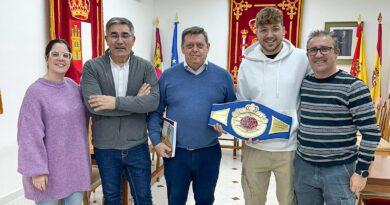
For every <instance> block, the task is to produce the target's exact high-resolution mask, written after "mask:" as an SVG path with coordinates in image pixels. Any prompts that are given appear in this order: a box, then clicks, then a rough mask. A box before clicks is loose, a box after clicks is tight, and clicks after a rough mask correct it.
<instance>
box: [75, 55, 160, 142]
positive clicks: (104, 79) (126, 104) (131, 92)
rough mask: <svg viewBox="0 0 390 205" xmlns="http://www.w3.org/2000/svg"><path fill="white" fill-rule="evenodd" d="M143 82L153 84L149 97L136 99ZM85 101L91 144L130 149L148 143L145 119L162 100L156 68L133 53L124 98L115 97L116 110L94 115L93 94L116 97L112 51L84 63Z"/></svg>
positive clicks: (82, 85) (81, 84)
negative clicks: (92, 106)
mask: <svg viewBox="0 0 390 205" xmlns="http://www.w3.org/2000/svg"><path fill="white" fill-rule="evenodd" d="M143 83H149V84H150V85H151V87H152V88H151V92H150V94H149V95H146V96H137V93H138V90H139V89H140V87H141V86H142V84H143ZM80 86H81V91H82V94H83V98H84V102H85V104H86V106H87V108H88V110H89V112H90V113H91V116H92V143H93V145H94V146H95V147H97V148H100V149H129V148H131V147H134V146H137V145H139V144H142V143H146V142H147V139H148V135H147V132H146V116H147V113H148V112H151V111H154V110H155V109H156V108H157V106H158V104H159V98H160V91H159V87H158V80H157V76H156V73H155V70H154V68H153V66H152V65H151V64H150V63H149V62H148V61H146V60H144V59H142V58H140V57H138V56H135V55H134V53H133V52H131V54H130V62H129V78H128V83H127V92H126V96H124V97H116V106H115V110H111V111H100V112H95V111H94V110H93V109H92V108H91V106H90V105H89V103H88V98H89V96H91V95H109V96H116V94H115V85H114V80H113V76H112V71H111V65H110V57H109V51H108V50H107V51H106V53H105V55H104V56H101V57H97V58H95V59H92V60H89V61H87V62H86V63H85V64H84V67H83V75H82V79H81V83H80Z"/></svg>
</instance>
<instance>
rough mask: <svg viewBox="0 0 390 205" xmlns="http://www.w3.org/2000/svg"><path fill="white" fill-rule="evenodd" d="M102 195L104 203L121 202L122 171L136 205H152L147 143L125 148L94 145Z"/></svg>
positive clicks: (108, 204)
mask: <svg viewBox="0 0 390 205" xmlns="http://www.w3.org/2000/svg"><path fill="white" fill-rule="evenodd" d="M94 150H95V159H96V163H97V164H98V168H99V172H100V177H101V178H102V187H103V195H104V205H119V204H122V199H121V193H122V179H123V175H124V174H125V175H126V177H127V179H128V181H129V185H130V189H131V195H132V196H133V199H134V204H135V205H141V204H142V205H151V204H152V194H151V189H150V177H151V161H150V152H149V147H148V145H147V144H141V145H138V146H135V147H133V148H130V149H127V150H116V149H98V148H95V149H94Z"/></svg>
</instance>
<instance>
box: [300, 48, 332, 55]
mask: <svg viewBox="0 0 390 205" xmlns="http://www.w3.org/2000/svg"><path fill="white" fill-rule="evenodd" d="M333 49H334V48H333V47H328V46H323V47H321V48H309V49H307V54H308V55H309V56H315V55H317V52H318V51H320V53H321V54H322V55H328V54H329V53H330V51H332V50H333Z"/></svg>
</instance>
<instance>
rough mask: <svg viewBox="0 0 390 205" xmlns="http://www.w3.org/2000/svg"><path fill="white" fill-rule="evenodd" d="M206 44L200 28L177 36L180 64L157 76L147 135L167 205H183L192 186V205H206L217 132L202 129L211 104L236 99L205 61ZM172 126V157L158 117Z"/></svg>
mask: <svg viewBox="0 0 390 205" xmlns="http://www.w3.org/2000/svg"><path fill="white" fill-rule="evenodd" d="M209 48H210V43H209V41H208V37H207V33H206V31H205V30H204V29H203V28H200V27H190V28H187V29H185V30H184V31H183V33H182V44H181V50H182V52H183V54H184V56H185V60H184V63H180V64H178V65H176V66H175V67H173V68H170V69H168V70H166V71H164V73H163V74H162V76H161V78H160V81H159V84H160V96H161V97H160V104H159V106H158V109H157V110H156V111H155V112H153V113H152V114H151V115H150V120H149V123H148V130H149V135H150V138H151V140H152V143H153V146H154V147H155V149H156V151H157V153H158V154H159V155H160V156H162V157H164V175H165V179H166V182H167V189H168V204H169V205H185V204H186V201H187V195H188V189H189V187H190V183H191V181H192V188H193V191H194V197H195V202H196V204H202V205H211V204H213V202H214V191H215V186H216V184H217V180H218V174H219V165H220V162H221V147H220V145H219V143H218V136H219V133H218V132H217V131H215V130H214V129H213V127H211V126H209V125H207V124H208V119H209V116H210V112H211V106H212V104H214V103H227V102H232V101H234V100H236V96H235V94H234V88H233V81H232V78H231V77H230V74H229V73H228V72H227V71H226V70H225V69H223V68H221V67H219V66H217V65H215V64H213V63H211V62H209V61H207V60H206V58H207V54H208V52H209ZM165 110H166V116H167V117H168V118H170V119H172V120H174V121H176V122H177V141H176V153H175V157H173V158H170V151H171V150H170V148H169V147H168V146H166V145H165V144H164V143H162V142H161V140H160V130H161V123H162V121H161V117H162V116H163V113H164V111H165Z"/></svg>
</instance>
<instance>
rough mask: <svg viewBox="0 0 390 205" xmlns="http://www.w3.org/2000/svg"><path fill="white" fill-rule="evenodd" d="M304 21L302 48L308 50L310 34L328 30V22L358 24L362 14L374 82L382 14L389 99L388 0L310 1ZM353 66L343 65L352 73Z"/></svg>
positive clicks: (384, 91)
mask: <svg viewBox="0 0 390 205" xmlns="http://www.w3.org/2000/svg"><path fill="white" fill-rule="evenodd" d="M304 7H305V8H304V12H303V19H304V20H303V21H302V40H301V42H302V43H301V45H302V48H306V41H307V37H308V35H309V33H310V32H311V31H313V30H315V29H324V28H325V23H324V22H327V21H356V19H357V16H358V14H361V16H362V20H363V21H364V25H363V26H364V28H363V30H364V41H365V52H366V66H367V70H368V72H367V76H368V78H369V81H370V82H371V76H372V70H373V67H374V58H375V52H376V43H377V35H378V34H377V33H378V32H377V31H378V23H377V22H378V21H377V18H378V14H379V12H380V11H381V12H382V16H383V21H382V58H383V59H382V71H383V72H382V74H383V75H382V97H384V98H385V99H387V98H388V97H387V95H388V94H387V93H388V92H387V90H388V78H389V70H390V47H389V44H390V38H389V37H390V13H389V12H388V9H389V8H390V1H388V0H375V1H370V0H344V1H340V0H327V1H318V0H306V1H305V5H304ZM350 67H351V65H340V66H339V68H341V69H343V70H348V71H349V70H350Z"/></svg>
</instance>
